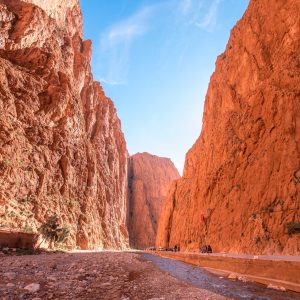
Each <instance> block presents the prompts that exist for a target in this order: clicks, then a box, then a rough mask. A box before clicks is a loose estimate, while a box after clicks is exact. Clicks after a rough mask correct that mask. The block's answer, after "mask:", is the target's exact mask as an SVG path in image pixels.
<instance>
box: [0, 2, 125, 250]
mask: <svg viewBox="0 0 300 300" xmlns="http://www.w3.org/2000/svg"><path fill="white" fill-rule="evenodd" d="M90 60H91V42H90V41H83V35H82V15H81V11H80V7H79V1H78V0H68V1H65V0H51V1H48V0H27V1H25V2H23V1H19V0H0V114H1V118H0V226H2V227H18V228H21V229H24V228H25V229H27V230H32V229H33V230H35V229H36V228H37V227H38V226H39V225H40V224H41V223H42V222H44V220H45V219H46V218H47V216H49V215H51V214H54V213H56V214H57V215H58V216H59V217H60V219H61V220H62V221H63V222H64V223H68V224H70V227H71V239H70V241H69V244H70V245H71V246H73V247H75V246H79V247H81V248H83V249H88V248H103V247H104V248H124V247H126V246H127V243H128V235H127V229H126V207H127V203H126V201H127V200H126V197H127V150H126V143H125V140H124V137H123V133H122V131H121V124H120V121H119V119H118V117H117V114H116V110H115V108H114V105H113V103H112V101H111V100H110V99H108V98H107V97H106V96H105V94H104V92H103V90H102V87H101V86H100V84H99V83H98V82H95V81H93V76H92V74H91V70H90Z"/></svg>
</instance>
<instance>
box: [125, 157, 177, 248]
mask: <svg viewBox="0 0 300 300" xmlns="http://www.w3.org/2000/svg"><path fill="white" fill-rule="evenodd" d="M128 171H129V218H128V229H129V239H130V245H131V246H132V247H134V248H138V249H143V248H146V247H151V246H154V245H155V239H156V232H157V223H158V219H159V217H160V213H161V209H162V207H163V203H164V200H165V197H166V195H167V192H168V189H169V187H170V185H171V182H172V181H173V180H175V179H178V178H179V173H178V171H177V169H176V168H175V166H174V164H173V163H172V161H171V160H170V159H168V158H162V157H158V156H155V155H151V154H148V153H138V154H136V155H133V156H131V157H130V159H129V170H128Z"/></svg>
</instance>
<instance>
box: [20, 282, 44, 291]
mask: <svg viewBox="0 0 300 300" xmlns="http://www.w3.org/2000/svg"><path fill="white" fill-rule="evenodd" d="M40 288H41V286H40V285H39V284H38V283H31V284H28V285H26V286H25V288H24V290H27V291H28V292H30V293H36V292H37V291H39V290H40Z"/></svg>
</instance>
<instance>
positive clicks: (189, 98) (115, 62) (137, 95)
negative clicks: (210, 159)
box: [81, 0, 249, 173]
mask: <svg viewBox="0 0 300 300" xmlns="http://www.w3.org/2000/svg"><path fill="white" fill-rule="evenodd" d="M248 2H249V0H110V1H109V0H97V1H92V0H81V7H82V11H83V16H84V35H85V39H91V40H92V41H93V60H92V69H93V74H94V78H95V79H96V80H99V81H100V82H101V83H102V86H103V88H104V90H105V93H106V95H107V96H108V97H110V98H111V99H112V100H113V101H114V103H115V105H116V107H117V110H118V115H119V117H120V119H121V121H122V129H123V132H124V134H125V138H126V141H127V147H128V151H129V153H130V154H134V153H136V152H144V151H145V152H150V153H152V154H155V155H159V156H164V157H169V158H171V159H172V160H173V162H174V163H175V165H176V166H177V168H178V170H179V172H180V173H181V172H182V169H183V166H184V160H185V154H186V152H187V151H188V150H189V148H190V147H191V146H192V145H193V143H194V142H195V141H196V139H197V138H198V136H199V134H200V131H201V126H202V114H203V106H204V100H205V94H206V90H207V86H208V83H209V79H210V76H211V74H212V72H213V71H214V68H215V61H216V57H217V55H219V54H220V53H222V52H223V51H224V49H225V46H226V43H227V40H228V38H229V34H230V30H231V28H232V27H233V26H234V25H235V23H236V22H237V20H239V19H240V18H241V16H242V15H243V13H244V11H245V9H246V7H247V5H248Z"/></svg>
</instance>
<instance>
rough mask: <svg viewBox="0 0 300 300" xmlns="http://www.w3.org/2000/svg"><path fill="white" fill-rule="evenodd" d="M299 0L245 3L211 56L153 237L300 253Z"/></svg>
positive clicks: (188, 244) (192, 245)
mask: <svg viewBox="0 0 300 300" xmlns="http://www.w3.org/2000/svg"><path fill="white" fill-rule="evenodd" d="M299 53H300V3H299V1H296V0H287V1H286V0H276V1H275V0H272V1H264V0H251V1H250V4H249V7H248V9H247V11H246V13H245V14H244V16H243V18H242V19H241V21H239V22H238V24H237V25H236V27H235V28H234V29H233V30H232V32H231V37H230V40H229V42H228V45H227V47H226V51H225V52H224V53H223V54H222V55H220V56H219V57H218V59H217V62H216V71H215V73H214V74H213V76H212V77H211V81H210V85H209V89H208V93H207V96H206V102H205V112H204V118H203V128H202V133H201V135H200V138H199V139H198V140H197V142H196V143H195V145H194V146H193V147H192V149H191V150H190V151H189V153H188V154H187V157H186V164H185V170H184V175H183V178H182V179H180V180H178V181H177V182H176V183H174V184H173V186H172V188H171V190H170V193H169V196H168V199H167V202H166V205H165V208H164V211H163V213H162V217H161V220H160V225H159V229H158V236H157V244H158V245H162V246H166V245H170V246H173V245H174V244H180V245H181V248H182V249H191V250H198V249H199V245H201V244H210V245H211V246H212V248H213V250H214V251H226V252H239V253H242V252H244V253H265V254H274V253H284V254H296V253H299V252H300V236H299V234H296V233H297V230H296V231H293V230H291V228H290V227H291V226H293V225H292V224H293V223H292V222H294V224H296V225H297V223H298V224H299V223H300V215H299V211H300V194H299V192H300V185H299V182H300V159H299V157H300V150H299V149H300V126H299V124H300V106H299V100H300V58H299Z"/></svg>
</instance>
